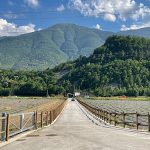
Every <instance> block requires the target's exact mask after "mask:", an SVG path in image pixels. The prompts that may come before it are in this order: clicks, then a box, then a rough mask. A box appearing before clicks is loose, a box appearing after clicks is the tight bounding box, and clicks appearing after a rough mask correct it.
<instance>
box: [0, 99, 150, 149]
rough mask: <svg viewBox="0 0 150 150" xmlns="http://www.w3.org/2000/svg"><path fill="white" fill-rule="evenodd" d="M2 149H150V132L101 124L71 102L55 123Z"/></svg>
mask: <svg viewBox="0 0 150 150" xmlns="http://www.w3.org/2000/svg"><path fill="white" fill-rule="evenodd" d="M1 150H150V134H147V135H146V134H141V133H137V132H135V133H134V132H131V131H125V130H119V129H116V128H109V127H102V126H97V125H95V124H93V123H92V122H91V121H90V120H89V119H88V118H87V117H86V116H85V115H84V114H83V113H82V111H81V110H80V108H79V107H78V105H77V104H76V102H75V101H69V103H68V104H67V106H66V109H65V110H64V112H63V113H62V115H61V116H60V118H59V119H58V120H57V121H56V122H55V124H53V125H51V126H50V127H47V128H45V129H42V130H39V131H36V132H34V133H32V134H31V135H29V136H27V137H24V138H22V139H20V140H18V141H15V142H13V143H11V144H9V145H6V146H5V147H3V148H1Z"/></svg>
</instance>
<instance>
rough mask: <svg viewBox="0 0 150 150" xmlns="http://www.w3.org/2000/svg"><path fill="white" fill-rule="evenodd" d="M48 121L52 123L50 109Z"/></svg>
mask: <svg viewBox="0 0 150 150" xmlns="http://www.w3.org/2000/svg"><path fill="white" fill-rule="evenodd" d="M49 123H50V124H51V123H52V111H50V112H49Z"/></svg>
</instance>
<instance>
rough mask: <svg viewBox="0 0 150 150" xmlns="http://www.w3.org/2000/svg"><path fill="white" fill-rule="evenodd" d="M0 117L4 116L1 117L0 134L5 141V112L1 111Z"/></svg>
mask: <svg viewBox="0 0 150 150" xmlns="http://www.w3.org/2000/svg"><path fill="white" fill-rule="evenodd" d="M2 117H4V118H3V119H2V134H1V140H2V141H5V135H6V113H5V112H3V113H2Z"/></svg>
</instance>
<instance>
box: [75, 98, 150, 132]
mask: <svg viewBox="0 0 150 150" xmlns="http://www.w3.org/2000/svg"><path fill="white" fill-rule="evenodd" d="M77 101H78V102H79V103H80V104H81V105H82V106H84V107H85V108H86V109H87V110H88V111H90V112H91V113H92V114H93V115H94V116H96V117H98V118H100V119H101V120H103V121H104V122H106V123H109V124H111V125H114V126H117V125H119V126H122V127H124V128H125V127H129V128H136V129H137V130H139V128H140V127H144V128H145V129H146V130H147V131H148V132H150V113H149V112H148V113H147V114H140V113H138V112H136V113H125V112H122V113H121V112H120V113H118V112H111V111H106V110H103V109H99V108H95V107H94V106H91V105H89V104H87V103H85V102H83V101H82V100H79V99H77ZM129 118H130V119H129ZM133 118H135V119H133ZM143 118H144V120H145V119H146V120H147V121H144V120H143ZM142 120H143V121H142Z"/></svg>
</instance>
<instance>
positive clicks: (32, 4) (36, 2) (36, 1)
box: [24, 0, 39, 8]
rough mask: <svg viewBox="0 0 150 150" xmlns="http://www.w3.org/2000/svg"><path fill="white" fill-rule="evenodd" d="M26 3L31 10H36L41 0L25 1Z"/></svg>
mask: <svg viewBox="0 0 150 150" xmlns="http://www.w3.org/2000/svg"><path fill="white" fill-rule="evenodd" d="M24 2H25V3H26V4H27V5H28V6H29V7H31V8H36V7H37V6H38V5H39V0H24Z"/></svg>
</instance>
